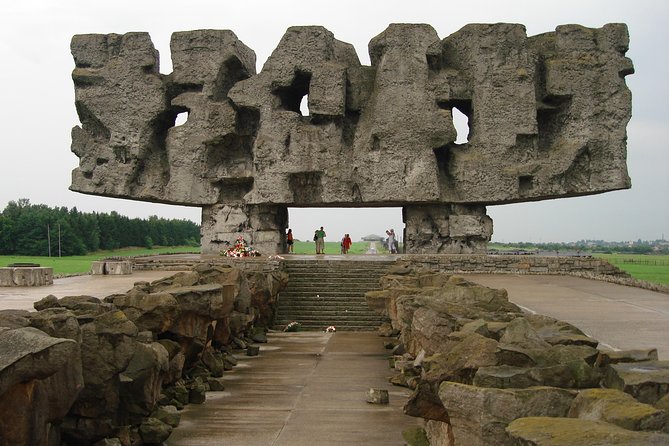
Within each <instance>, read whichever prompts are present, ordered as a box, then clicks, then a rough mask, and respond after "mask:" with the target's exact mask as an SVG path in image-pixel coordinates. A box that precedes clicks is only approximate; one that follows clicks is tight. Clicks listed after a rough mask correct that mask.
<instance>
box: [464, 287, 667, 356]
mask: <svg viewBox="0 0 669 446" xmlns="http://www.w3.org/2000/svg"><path fill="white" fill-rule="evenodd" d="M464 277H465V278H467V279H468V280H471V281H473V282H477V283H480V284H482V285H485V286H489V287H491V288H504V289H506V290H507V292H508V293H509V300H510V301H511V302H513V303H515V304H516V305H519V306H521V307H523V308H524V309H526V310H527V311H530V312H535V313H539V314H544V315H547V316H552V317H554V318H557V319H561V320H564V321H567V322H569V323H571V324H574V325H575V326H577V327H578V328H580V329H581V330H583V331H584V332H585V333H586V334H588V335H589V336H592V337H593V338H595V339H597V340H598V341H600V343H601V344H600V345H601V346H603V347H607V346H608V347H610V348H611V349H615V350H628V349H638V348H644V349H648V348H657V350H658V354H659V357H660V359H669V294H664V293H658V292H655V291H648V290H644V289H641V288H635V287H629V286H622V285H616V284H613V283H607V282H601V281H597V280H588V279H582V278H579V277H571V276H543V275H541V276H539V275H510V274H497V275H491V274H467V275H464Z"/></svg>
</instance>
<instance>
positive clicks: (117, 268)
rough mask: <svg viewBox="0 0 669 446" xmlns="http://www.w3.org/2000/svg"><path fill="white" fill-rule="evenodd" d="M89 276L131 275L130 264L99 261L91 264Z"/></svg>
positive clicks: (126, 262)
mask: <svg viewBox="0 0 669 446" xmlns="http://www.w3.org/2000/svg"><path fill="white" fill-rule="evenodd" d="M91 274H92V275H94V276H102V275H110V276H120V275H128V274H132V262H130V261H116V260H114V261H110V260H101V261H98V262H93V263H92V264H91Z"/></svg>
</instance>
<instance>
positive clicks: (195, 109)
mask: <svg viewBox="0 0 669 446" xmlns="http://www.w3.org/2000/svg"><path fill="white" fill-rule="evenodd" d="M627 49H628V33H627V27H626V26H625V25H623V24H609V25H605V26H604V27H602V28H598V29H591V28H585V27H582V26H579V25H564V26H559V27H558V28H557V29H556V30H555V32H549V33H546V34H541V35H538V36H533V37H527V35H526V32H525V28H524V26H522V25H517V24H503V23H502V24H474V25H467V26H465V27H464V28H462V29H461V30H460V31H458V32H456V33H454V34H452V35H450V36H448V37H446V38H445V39H440V38H439V36H438V35H437V33H436V32H435V30H434V29H433V28H432V27H430V26H428V25H414V24H394V25H390V26H389V27H388V29H386V30H385V31H384V32H383V33H381V34H379V35H378V36H376V37H375V38H373V39H372V41H371V42H370V44H369V54H370V58H371V66H366V65H361V64H360V61H359V60H358V56H357V55H356V52H355V50H354V48H353V46H352V45H350V44H347V43H344V42H341V41H339V40H337V39H335V37H334V36H333V34H332V33H331V32H330V31H328V30H326V29H325V28H322V27H318V26H307V27H293V28H289V29H288V31H287V32H286V34H285V35H284V36H283V38H282V39H281V42H279V45H278V47H277V48H276V49H275V50H274V52H273V53H272V55H271V56H270V57H269V59H268V60H267V62H266V63H265V65H264V66H263V68H262V71H261V72H260V73H258V74H256V72H255V64H256V60H255V54H254V52H253V51H252V50H251V49H250V48H248V47H247V46H246V45H244V44H243V43H242V42H241V41H240V40H238V39H237V37H236V36H235V34H234V33H232V32H231V31H218V30H198V31H188V32H177V33H174V34H173V35H172V40H171V54H172V62H173V67H174V68H173V72H172V73H171V74H169V75H163V74H160V73H159V61H158V53H157V51H156V50H155V48H154V46H153V44H152V42H151V39H150V37H149V35H148V34H146V33H128V34H124V35H117V34H107V35H98V34H95V35H77V36H74V38H73V39H72V54H73V56H74V60H75V62H76V68H75V69H74V72H73V75H72V77H73V80H74V85H75V92H76V108H77V112H78V114H79V118H80V120H81V126H79V127H75V128H74V129H73V130H72V151H73V152H74V153H75V154H76V155H77V156H78V157H79V158H80V164H79V167H78V168H76V169H75V170H74V171H73V173H72V186H71V189H72V190H75V191H78V192H83V193H87V194H94V195H104V196H109V197H122V198H130V199H135V200H144V201H152V202H162V203H173V204H180V205H189V206H199V207H201V208H202V251H203V252H204V253H216V252H218V251H220V250H221V249H223V248H225V247H226V242H232V241H233V240H234V239H235V238H236V237H237V236H239V235H243V236H244V237H245V238H246V240H247V241H248V242H249V243H250V244H252V245H253V246H254V247H256V249H258V250H259V251H260V252H262V253H263V254H273V253H278V252H283V249H284V245H285V236H284V233H285V229H286V227H287V226H288V212H287V209H288V207H326V206H336V207H376V206H384V207H390V206H398V207H402V211H403V218H404V222H405V224H406V229H405V234H404V238H405V244H406V250H407V252H410V253H471V252H481V251H484V250H485V246H486V243H487V242H488V241H489V240H490V236H491V235H492V220H491V219H490V218H489V217H488V216H487V215H486V208H485V206H486V205H491V204H502V203H514V202H522V201H535V200H544V199H552V198H559V197H572V196H578V195H588V194H597V193H601V192H606V191H611V190H617V189H625V188H629V187H630V179H629V177H628V174H627V168H626V131H625V128H626V125H627V122H628V121H629V119H630V115H631V94H630V91H629V90H628V88H627V86H626V85H625V79H624V78H625V76H627V75H628V74H631V73H633V71H634V68H633V66H632V62H631V61H630V60H629V59H628V58H626V57H625V52H626V51H627ZM305 96H306V97H307V101H308V113H303V112H301V111H300V110H301V107H300V104H301V101H302V100H303V98H304V97H305ZM454 108H457V109H458V110H460V111H461V112H462V113H464V114H465V115H466V116H467V117H468V120H469V135H468V141H467V142H466V143H464V144H456V143H455V141H456V130H455V127H454V125H453V118H452V111H453V109H454ZM180 113H187V116H188V117H187V120H186V122H185V123H184V124H182V125H175V121H176V118H177V115H179V114H180ZM352 223H353V222H352Z"/></svg>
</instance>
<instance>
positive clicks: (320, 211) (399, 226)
mask: <svg viewBox="0 0 669 446" xmlns="http://www.w3.org/2000/svg"><path fill="white" fill-rule="evenodd" d="M321 226H323V230H324V231H325V234H326V236H325V242H326V246H325V252H326V254H336V253H338V252H339V249H340V247H339V246H340V245H339V244H340V242H341V239H342V238H343V237H344V234H350V237H351V239H352V240H353V242H354V243H356V242H363V238H365V239H368V238H369V237H368V236H372V237H371V238H374V236H377V237H378V240H381V239H383V241H385V240H386V239H387V238H388V236H387V235H386V230H389V229H394V230H395V234H396V237H397V240H398V242H399V244H400V252H401V245H402V242H403V241H404V222H403V221H402V208H389V207H388V208H387V207H383V208H297V207H293V208H288V227H289V228H291V229H292V230H293V234H294V237H295V239H296V240H299V241H302V242H307V243H308V244H307V245H306V249H307V254H314V253H315V248H316V247H315V244H314V241H313V237H314V231H315V230H316V229H318V228H320V227H321ZM371 243H372V241H371V240H367V241H364V243H363V244H358V243H356V244H355V245H354V246H355V247H356V248H357V249H358V250H359V249H362V248H364V251H365V252H366V251H367V250H368V249H369V248H370V247H371ZM302 246H305V245H302ZM297 247H298V246H296V248H297ZM374 247H375V249H376V252H377V253H378V254H384V253H386V252H387V251H386V250H385V249H384V248H383V242H381V241H376V242H374ZM296 253H297V251H296ZM350 254H354V251H353V250H352V251H351V252H350ZM361 254H362V253H361Z"/></svg>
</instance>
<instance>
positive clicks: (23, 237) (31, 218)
mask: <svg viewBox="0 0 669 446" xmlns="http://www.w3.org/2000/svg"><path fill="white" fill-rule="evenodd" d="M199 232H200V228H199V226H198V225H196V224H195V223H193V222H191V221H188V220H166V219H163V218H159V217H157V216H152V217H151V218H150V219H148V220H143V219H139V218H134V219H130V218H128V217H126V216H122V215H120V214H118V213H117V212H115V211H112V212H111V213H109V214H106V213H95V212H94V213H90V214H89V213H82V212H79V210H77V208H72V209H71V210H68V209H67V208H66V207H59V208H50V207H48V206H46V205H42V204H40V205H32V204H30V201H29V200H28V199H25V198H22V199H19V200H17V201H10V202H9V203H8V204H7V206H6V207H5V209H4V210H3V211H2V212H1V213H0V254H17V255H36V256H45V255H48V254H49V248H51V254H52V255H58V243H59V241H60V253H61V254H62V255H80V254H85V253H86V252H91V251H97V250H99V249H110V250H112V249H118V248H121V247H128V246H149V245H150V246H151V247H152V246H153V245H154V244H155V243H158V244H161V245H172V246H174V245H186V244H188V245H194V246H197V245H198V244H199V242H198V240H199ZM49 240H50V244H49Z"/></svg>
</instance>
